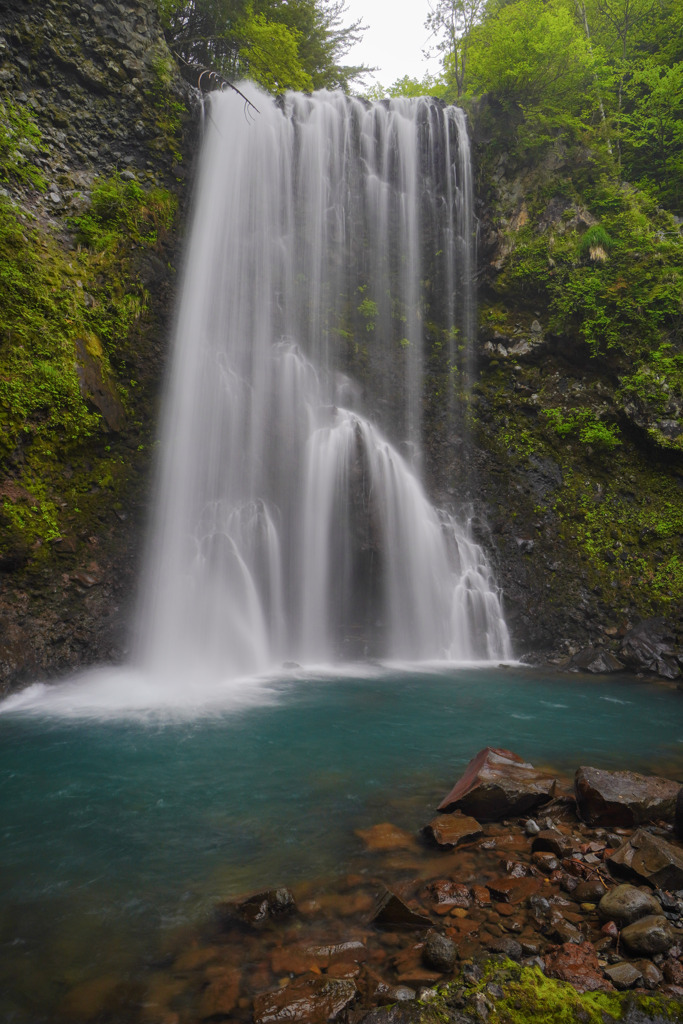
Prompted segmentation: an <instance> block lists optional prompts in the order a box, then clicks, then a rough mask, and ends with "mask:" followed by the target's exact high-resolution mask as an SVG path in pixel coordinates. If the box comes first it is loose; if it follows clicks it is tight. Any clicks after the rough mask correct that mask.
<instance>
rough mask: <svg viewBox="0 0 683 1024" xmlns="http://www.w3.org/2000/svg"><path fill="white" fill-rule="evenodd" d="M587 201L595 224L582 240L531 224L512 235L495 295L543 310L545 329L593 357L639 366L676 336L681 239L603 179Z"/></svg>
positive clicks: (681, 301) (682, 283)
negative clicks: (618, 355) (611, 354)
mask: <svg viewBox="0 0 683 1024" xmlns="http://www.w3.org/2000/svg"><path fill="white" fill-rule="evenodd" d="M585 198H586V200H587V201H588V203H589V204H590V207H592V213H593V214H594V215H596V216H599V217H600V219H601V223H600V225H596V226H595V227H592V228H589V229H588V231H586V232H585V233H584V234H583V236H580V235H578V234H577V233H576V232H575V231H566V232H565V233H564V234H555V233H551V232H543V233H539V232H537V231H536V230H535V228H534V225H533V223H529V224H527V225H525V227H523V228H522V229H520V230H519V231H518V232H515V233H514V234H512V233H511V236H510V239H511V244H512V251H511V254H510V256H509V258H508V259H507V261H506V265H505V267H504V269H503V272H502V273H501V275H500V277H499V279H498V281H497V288H498V291H499V292H500V294H501V295H510V296H513V295H514V296H517V297H518V298H519V297H520V296H522V297H528V299H529V301H534V302H538V301H541V302H543V303H545V304H546V305H547V308H548V310H549V313H550V327H551V329H552V330H553V331H556V332H557V333H567V334H570V335H571V334H574V335H579V336H580V337H582V338H583V339H584V341H585V342H586V343H587V345H588V346H589V348H590V349H591V351H592V352H593V354H598V353H599V352H604V351H606V350H607V349H610V348H613V349H618V350H620V351H622V352H625V353H628V354H629V356H630V357H631V358H632V359H637V360H638V361H640V360H642V359H643V358H644V357H645V356H646V354H647V353H648V352H651V351H653V350H656V349H658V347H659V346H660V344H661V342H662V341H663V340H665V337H666V334H667V332H670V331H674V332H675V331H677V330H678V325H679V323H680V316H681V309H682V308H683V237H682V236H681V233H680V231H679V230H678V228H677V226H676V224H675V223H674V222H673V220H672V219H671V217H669V216H668V215H666V214H664V213H663V212H662V211H658V210H657V209H656V208H654V207H653V205H652V203H651V202H650V201H649V200H648V198H647V197H646V196H643V195H642V194H638V193H636V192H634V191H633V190H630V189H624V188H622V187H619V185H618V184H615V183H614V182H611V181H610V180H609V179H608V178H602V179H601V180H600V181H599V182H598V183H596V184H595V185H594V186H592V187H591V188H590V189H587V190H586V195H585ZM599 239H602V242H601V243H599V244H597V245H592V242H593V241H599ZM586 251H587V254H588V257H590V258H585V257H586Z"/></svg>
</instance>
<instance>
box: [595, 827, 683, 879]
mask: <svg viewBox="0 0 683 1024" xmlns="http://www.w3.org/2000/svg"><path fill="white" fill-rule="evenodd" d="M608 864H609V865H610V868H613V869H614V870H615V871H616V872H617V873H619V872H627V873H631V874H634V875H637V877H638V878H642V879H643V881H644V882H649V884H650V885H654V886H656V887H657V888H659V889H673V890H677V889H683V849H681V847H680V846H674V845H673V844H672V843H668V842H667V841H666V839H662V837H661V836H656V835H653V834H652V833H651V832H646V831H645V829H642V828H639V829H638V831H637V832H634V834H633V835H632V836H629V838H628V839H627V840H626V841H625V842H624V843H622V844H621V846H620V847H619V849H618V850H615V852H614V853H613V854H612V856H611V857H609V858H608Z"/></svg>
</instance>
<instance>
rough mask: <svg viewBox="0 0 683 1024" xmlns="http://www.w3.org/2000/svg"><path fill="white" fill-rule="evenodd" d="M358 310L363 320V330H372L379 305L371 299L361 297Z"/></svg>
mask: <svg viewBox="0 0 683 1024" xmlns="http://www.w3.org/2000/svg"><path fill="white" fill-rule="evenodd" d="M358 312H359V313H360V315H361V316H362V317H363V319H364V320H365V330H366V331H374V329H375V322H376V320H377V317H378V315H379V306H378V305H377V303H376V302H373V301H372V299H363V301H362V302H361V303H360V305H359V306H358Z"/></svg>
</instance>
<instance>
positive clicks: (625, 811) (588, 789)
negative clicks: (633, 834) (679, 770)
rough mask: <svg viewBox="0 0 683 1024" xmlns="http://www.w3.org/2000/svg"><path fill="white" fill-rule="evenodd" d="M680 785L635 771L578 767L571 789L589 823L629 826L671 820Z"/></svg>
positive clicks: (580, 811)
mask: <svg viewBox="0 0 683 1024" xmlns="http://www.w3.org/2000/svg"><path fill="white" fill-rule="evenodd" d="M679 789H680V786H679V784H678V783H676V782H671V781H670V780H669V779H658V778H656V777H654V776H645V775H638V774H637V773H636V772H607V771H601V770H600V769H598V768H579V769H578V770H577V772H576V776H575V780H574V790H575V793H576V801H577V806H578V809H579V814H580V815H581V817H582V818H583V820H584V821H586V822H588V823H589V824H591V825H606V826H617V827H619V826H622V827H626V828H630V827H632V826H634V825H640V824H643V823H644V822H648V821H656V820H657V819H660V818H662V819H664V820H666V821H673V819H674V813H675V807H676V799H677V797H678V791H679Z"/></svg>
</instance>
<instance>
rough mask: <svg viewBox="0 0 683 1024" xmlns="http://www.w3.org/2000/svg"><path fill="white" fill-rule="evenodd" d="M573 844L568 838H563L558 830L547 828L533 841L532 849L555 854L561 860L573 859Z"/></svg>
mask: <svg viewBox="0 0 683 1024" xmlns="http://www.w3.org/2000/svg"><path fill="white" fill-rule="evenodd" d="M572 847H573V843H572V841H571V839H569V838H568V837H567V836H563V835H562V833H561V832H558V831H557V829H554V828H547V829H544V830H543V832H539V833H538V835H537V836H534V838H533V840H532V841H531V849H532V850H533V851H534V853H536V852H541V851H544V852H549V853H554V854H555V856H556V857H559V858H560V860H561V859H562V858H563V857H571V854H572Z"/></svg>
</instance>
